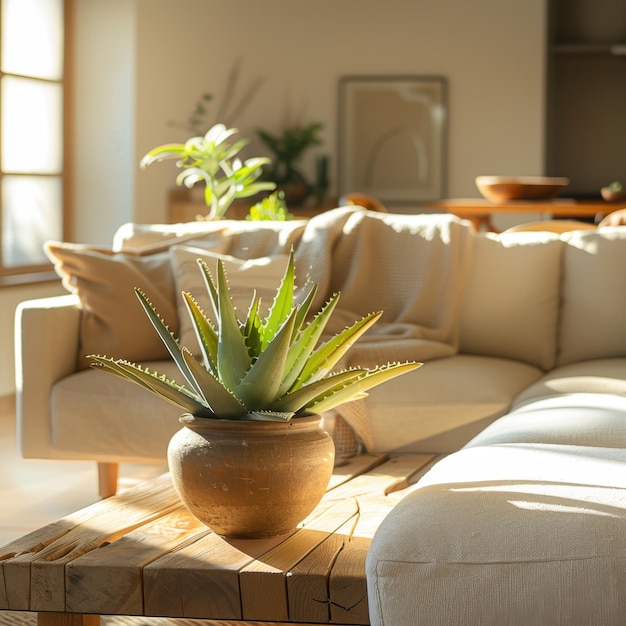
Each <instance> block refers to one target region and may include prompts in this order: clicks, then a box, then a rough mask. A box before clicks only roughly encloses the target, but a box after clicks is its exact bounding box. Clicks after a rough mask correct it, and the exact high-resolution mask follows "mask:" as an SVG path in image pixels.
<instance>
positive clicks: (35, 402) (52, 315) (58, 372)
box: [15, 294, 81, 458]
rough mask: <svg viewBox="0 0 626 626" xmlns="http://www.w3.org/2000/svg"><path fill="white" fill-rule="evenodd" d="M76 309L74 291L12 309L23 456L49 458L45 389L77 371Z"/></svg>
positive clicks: (48, 398)
mask: <svg viewBox="0 0 626 626" xmlns="http://www.w3.org/2000/svg"><path fill="white" fill-rule="evenodd" d="M80 316H81V310H80V307H79V300H78V298H77V297H76V296H74V295H70V294H68V295H62V296H54V297H49V298H40V299H37V300H26V301H24V302H21V303H20V304H19V305H18V306H17V309H16V312H15V384H16V417H17V439H18V442H19V445H20V449H21V452H22V456H24V457H25V458H55V457H56V454H55V453H54V451H53V449H52V447H51V443H50V442H51V433H50V392H51V389H52V386H53V385H54V383H56V382H57V381H58V380H60V379H61V378H64V377H65V376H68V375H69V374H72V373H73V372H75V371H76V370H77V366H76V365H77V355H78V344H79V328H80Z"/></svg>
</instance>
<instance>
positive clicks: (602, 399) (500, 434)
mask: <svg viewBox="0 0 626 626" xmlns="http://www.w3.org/2000/svg"><path fill="white" fill-rule="evenodd" d="M533 442H536V443H558V444H565V445H577V446H600V447H605V448H626V396H619V395H614V394H609V393H566V394H562V395H558V396H552V397H549V398H542V399H539V400H535V401H534V402H529V403H526V404H524V405H522V406H520V407H518V408H517V409H515V410H513V411H511V412H510V413H508V414H507V415H504V416H503V417H501V418H499V419H497V420H496V421H495V422H494V423H493V424H491V425H490V426H487V428H485V430H483V431H482V432H481V433H479V434H478V435H477V436H476V437H474V439H472V440H471V441H470V442H469V443H468V444H467V445H466V447H470V446H485V445H490V444H495V443H533Z"/></svg>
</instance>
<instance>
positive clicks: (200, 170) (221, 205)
mask: <svg viewBox="0 0 626 626" xmlns="http://www.w3.org/2000/svg"><path fill="white" fill-rule="evenodd" d="M238 132H239V131H238V130H237V129H236V128H226V126H225V125H224V124H215V125H214V126H212V127H211V128H210V129H209V130H208V131H207V133H206V134H205V135H204V136H203V137H190V138H189V139H188V140H187V141H186V142H185V143H182V144H177V143H169V144H163V145H161V146H156V147H155V148H153V149H152V150H150V151H149V152H147V153H146V154H145V155H144V156H143V157H142V159H141V161H140V162H139V165H140V167H142V168H145V167H148V166H149V165H152V164H153V163H156V162H158V161H162V160H164V159H176V166H177V167H179V168H180V169H181V170H182V171H181V172H180V173H179V174H178V176H177V177H176V184H177V185H184V186H186V187H189V188H191V187H193V186H194V185H195V184H197V183H202V182H203V183H204V184H205V188H204V203H205V204H206V206H207V207H208V208H209V214H208V216H207V219H221V218H222V217H224V215H225V214H226V212H227V211H228V209H229V207H230V205H231V204H232V203H233V202H234V201H235V200H236V199H237V198H248V197H250V196H253V195H255V194H257V193H260V192H262V191H272V190H273V189H274V188H275V187H276V185H275V184H274V183H273V182H269V181H259V178H260V177H261V175H262V173H263V167H264V166H265V165H269V164H270V163H271V160H270V159H268V158H266V157H253V158H250V159H247V160H246V161H243V162H242V161H241V159H239V158H238V155H239V153H240V152H241V150H242V149H243V148H244V147H245V146H246V145H248V143H249V140H247V139H240V140H239V141H235V142H230V139H231V138H232V136H233V135H235V134H237V133H238Z"/></svg>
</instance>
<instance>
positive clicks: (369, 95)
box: [338, 75, 448, 206]
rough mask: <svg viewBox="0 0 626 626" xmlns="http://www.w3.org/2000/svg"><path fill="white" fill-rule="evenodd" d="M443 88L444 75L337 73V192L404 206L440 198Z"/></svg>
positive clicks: (445, 113) (442, 189)
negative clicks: (351, 74)
mask: <svg viewBox="0 0 626 626" xmlns="http://www.w3.org/2000/svg"><path fill="white" fill-rule="evenodd" d="M447 92H448V88H447V81H446V79H445V78H444V77H443V76H410V75H398V76H393V75H390V76H344V77H341V78H340V79H339V115H338V193H339V196H341V195H343V194H346V193H351V192H358V193H364V194H368V195H371V196H374V197H375V198H377V199H378V200H380V201H381V202H383V203H384V204H385V205H400V204H401V205H408V206H415V205H417V206H419V205H421V204H424V203H427V202H429V201H432V200H437V199H440V198H443V197H444V194H445V183H446V176H445V175H446V170H445V165H446V142H447V126H448V120H447V118H448V111H447V98H448V93H447Z"/></svg>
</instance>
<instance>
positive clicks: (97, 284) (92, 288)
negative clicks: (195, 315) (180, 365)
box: [44, 242, 178, 368]
mask: <svg viewBox="0 0 626 626" xmlns="http://www.w3.org/2000/svg"><path fill="white" fill-rule="evenodd" d="M44 249H45V252H46V254H47V255H48V257H49V258H50V260H51V261H52V262H53V263H54V266H55V270H56V272H57V273H58V274H59V276H61V278H62V281H63V285H64V286H65V288H66V289H67V290H68V291H70V292H71V293H75V294H77V295H78V297H79V299H80V304H81V307H82V315H81V322H80V347H79V354H78V367H79V368H83V367H87V366H88V365H89V362H88V360H87V359H85V356H87V355H89V354H105V355H107V356H111V357H115V358H124V359H128V360H130V361H142V360H156V359H161V358H166V357H167V351H166V349H165V347H164V346H163V344H162V342H161V340H160V339H159V337H158V336H157V334H156V333H155V331H154V329H153V328H152V325H151V324H150V322H149V320H148V318H147V317H146V314H145V312H144V311H143V309H142V307H141V305H140V303H139V301H138V300H137V297H136V295H135V293H134V288H135V287H139V288H141V289H142V290H143V291H144V292H145V293H146V295H147V296H148V297H149V298H150V300H151V301H152V303H153V304H154V306H155V307H156V308H157V310H158V311H159V313H160V314H161V316H162V317H165V318H166V319H168V320H170V324H171V326H170V328H171V330H172V331H173V332H176V330H177V328H178V323H177V316H176V308H175V297H174V280H173V277H172V272H171V269H170V257H169V253H168V252H159V253H155V254H141V253H140V251H136V252H135V253H122V252H118V253H115V252H112V251H111V250H107V249H102V248H95V247H91V246H88V245H82V244H71V243H60V242H48V243H46V245H45V248H44Z"/></svg>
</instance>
